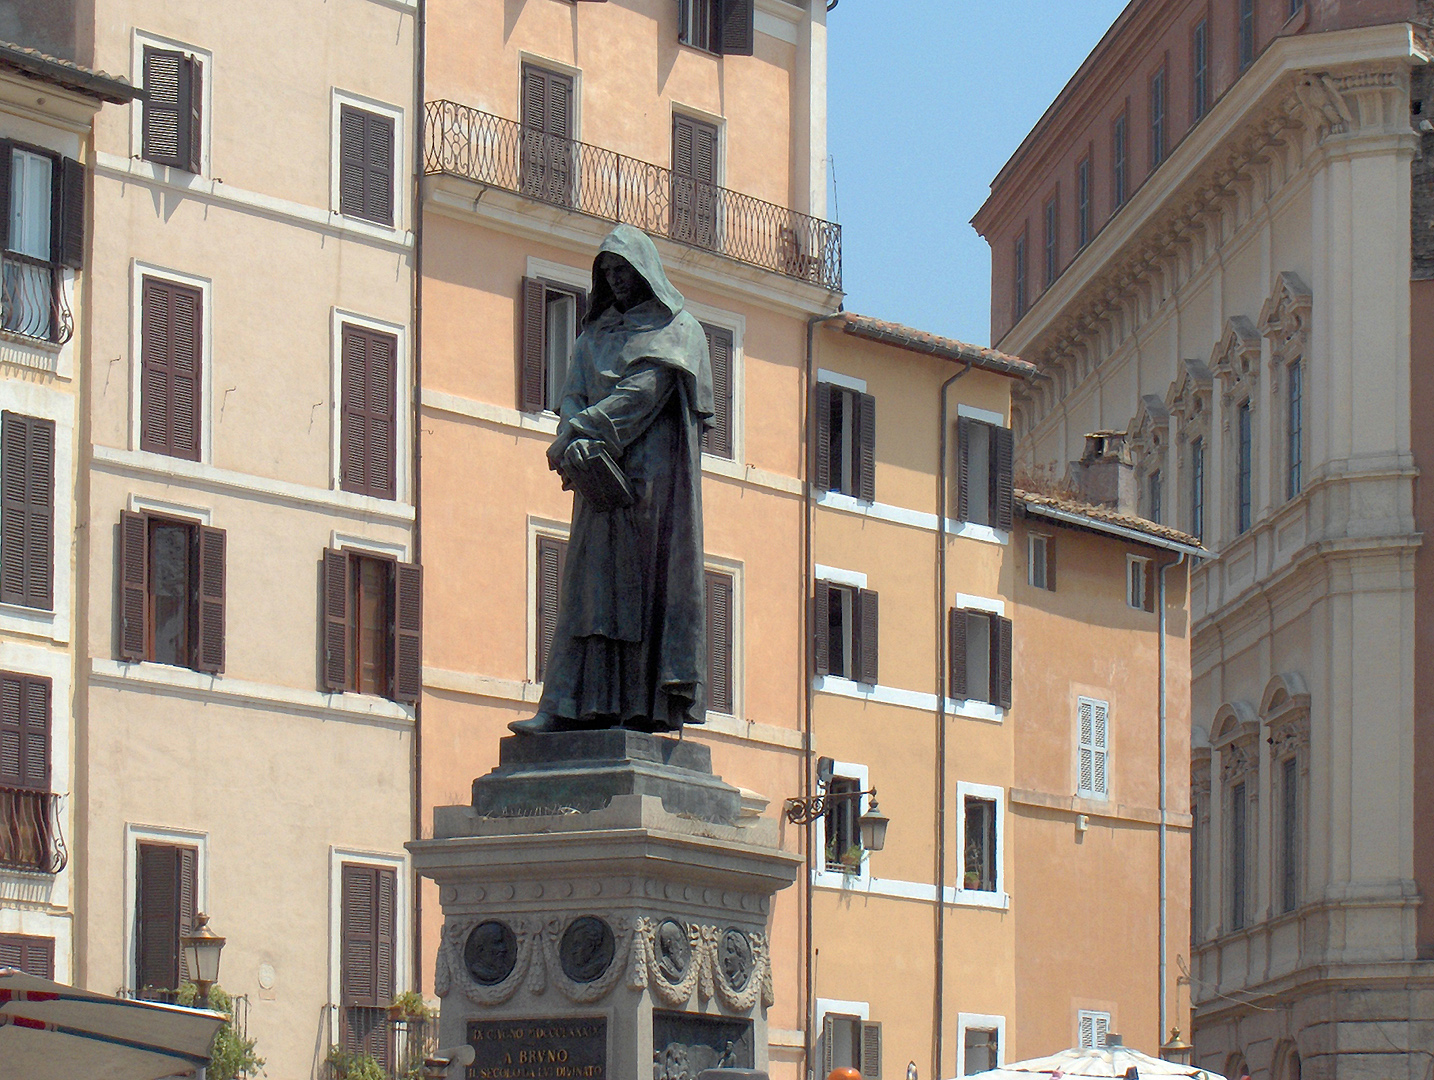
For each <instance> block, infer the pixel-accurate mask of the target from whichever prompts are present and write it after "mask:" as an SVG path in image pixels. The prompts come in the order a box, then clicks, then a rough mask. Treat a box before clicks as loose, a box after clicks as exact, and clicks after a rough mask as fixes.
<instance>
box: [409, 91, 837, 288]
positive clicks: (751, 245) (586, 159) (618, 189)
mask: <svg viewBox="0 0 1434 1080" xmlns="http://www.w3.org/2000/svg"><path fill="white" fill-rule="evenodd" d="M424 116H425V123H426V128H425V131H426V135H425V152H424V162H423V171H424V173H425V174H426V175H430V176H433V175H440V174H446V175H449V176H457V177H460V178H462V179H465V180H472V181H475V182H476V183H479V184H483V185H485V186H488V187H494V188H501V189H502V190H504V191H511V192H513V193H515V194H517V195H521V196H523V197H525V198H529V199H533V200H535V201H537V202H544V203H548V204H550V205H553V206H559V207H564V208H566V209H568V210H572V211H574V212H576V213H579V214H586V215H588V216H590V217H595V218H601V219H602V220H604V221H612V222H623V223H625V224H628V225H635V226H636V227H637V228H639V229H642V230H643V231H644V232H647V233H650V234H652V235H654V236H664V237H666V238H667V239H669V240H673V241H675V242H676V243H679V244H684V245H686V246H688V247H692V248H698V249H701V250H704V251H711V252H713V253H715V254H718V255H723V256H726V257H727V258H729V259H735V260H736V261H738V262H741V263H746V264H747V265H749V266H755V267H760V268H761V269H763V270H770V271H773V272H774V273H778V274H783V275H785V276H786V277H790V278H796V279H798V280H801V281H808V282H811V283H812V284H814V285H819V286H821V287H823V288H825V289H829V290H831V291H833V292H840V291H841V226H840V225H836V224H833V223H832V222H829V221H822V220H821V219H820V218H814V217H808V216H807V215H806V214H799V213H797V212H796V211H795V210H788V209H787V208H786V207H783V206H778V205H776V204H775V203H769V202H763V201H762V200H761V199H754V198H753V197H752V196H750V195H743V194H742V193H740V192H737V191H731V190H729V189H727V188H723V187H717V186H715V185H713V184H708V183H704V182H702V181H699V180H694V179H692V178H690V177H684V176H679V175H677V174H675V173H673V171H672V170H671V169H664V168H663V167H662V166H660V165H654V164H652V163H651V162H647V161H639V160H638V159H636V158H630V157H626V156H624V155H622V154H617V153H614V152H613V151H611V150H604V149H603V148H601V147H598V146H590V145H588V144H587V143H580V142H575V141H574V140H572V139H563V138H559V137H557V136H554V135H546V134H543V133H542V132H535V131H529V130H525V129H524V128H523V127H522V125H521V124H519V123H518V122H517V121H515V120H506V119H504V118H503V117H501V116H494V115H493V114H492V113H486V112H482V111H481V110H479V109H473V108H469V107H468V106H466V105H459V104H457V103H456V102H452V101H430V102H428V103H427V105H426V106H425V109H424Z"/></svg>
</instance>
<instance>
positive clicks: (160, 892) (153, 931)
mask: <svg viewBox="0 0 1434 1080" xmlns="http://www.w3.org/2000/svg"><path fill="white" fill-rule="evenodd" d="M198 864H199V849H198V848H195V847H188V846H185V845H179V844H156V843H149V842H144V841H141V842H140V844H139V853H138V859H137V860H136V865H137V867H138V871H139V878H138V881H137V883H136V888H135V927H136V932H137V933H136V939H135V969H136V970H135V981H134V985H135V987H136V988H137V989H138V990H139V992H140V996H142V997H149V998H154V997H160V998H166V999H168V998H169V997H170V996H171V995H172V994H173V993H174V991H176V990H178V989H179V987H180V985H181V984H183V983H184V982H187V981H188V979H189V971H188V965H187V964H186V963H185V959H184V950H183V949H182V948H181V946H180V938H182V937H183V936H184V935H185V934H190V933H193V932H194V922H195V914H196V911H197V908H196V900H195V897H196V896H197V894H198V887H199V875H198Z"/></svg>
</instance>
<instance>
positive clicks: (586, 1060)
mask: <svg viewBox="0 0 1434 1080" xmlns="http://www.w3.org/2000/svg"><path fill="white" fill-rule="evenodd" d="M468 1043H469V1045H471V1046H472V1047H473V1064H472V1065H470V1066H468V1070H467V1074H466V1075H467V1078H468V1080H607V1017H605V1016H573V1017H562V1018H559V1019H555V1020H470V1021H469V1022H468Z"/></svg>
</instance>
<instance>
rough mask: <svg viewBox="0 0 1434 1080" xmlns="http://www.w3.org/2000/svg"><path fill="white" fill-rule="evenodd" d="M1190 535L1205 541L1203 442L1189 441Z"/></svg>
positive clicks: (1198, 440)
mask: <svg viewBox="0 0 1434 1080" xmlns="http://www.w3.org/2000/svg"><path fill="white" fill-rule="evenodd" d="M1190 534H1191V535H1192V536H1194V537H1195V539H1196V540H1201V541H1203V540H1204V539H1205V440H1204V439H1191V440H1190Z"/></svg>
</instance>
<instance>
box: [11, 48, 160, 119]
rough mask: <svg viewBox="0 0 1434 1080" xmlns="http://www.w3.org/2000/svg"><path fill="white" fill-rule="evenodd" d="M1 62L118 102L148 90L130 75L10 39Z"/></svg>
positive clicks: (68, 86)
mask: <svg viewBox="0 0 1434 1080" xmlns="http://www.w3.org/2000/svg"><path fill="white" fill-rule="evenodd" d="M0 66H4V67H8V68H12V69H14V70H16V71H19V72H21V73H22V74H25V75H30V76H33V77H35V78H39V79H43V80H45V81H46V82H49V83H54V84H55V85H57V86H62V87H65V88H66V89H69V90H78V91H79V92H80V93H82V94H87V95H89V96H90V97H95V98H99V99H101V100H103V101H108V102H111V103H112V104H115V105H124V104H126V103H128V102H130V101H134V100H135V99H136V98H142V97H143V96H144V91H142V90H140V89H138V88H137V87H135V86H132V85H131V84H130V82H129V80H127V79H122V78H119V77H117V76H114V75H110V74H109V73H107V72H104V71H94V70H91V69H90V68H87V67H84V66H82V65H80V64H76V63H75V62H74V61H72V60H63V59H61V58H60V57H58V56H50V55H49V54H48V53H43V52H41V51H40V50H39V49H31V48H29V47H27V46H25V45H17V44H15V43H14V42H10V41H0Z"/></svg>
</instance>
